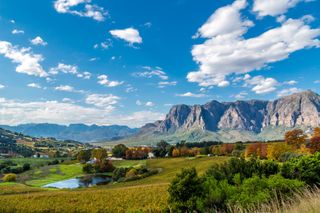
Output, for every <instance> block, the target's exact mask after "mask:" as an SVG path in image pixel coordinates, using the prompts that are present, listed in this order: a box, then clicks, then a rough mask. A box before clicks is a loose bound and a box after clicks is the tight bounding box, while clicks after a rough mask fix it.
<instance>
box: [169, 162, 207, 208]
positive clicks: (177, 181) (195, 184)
mask: <svg viewBox="0 0 320 213" xmlns="http://www.w3.org/2000/svg"><path fill="white" fill-rule="evenodd" d="M168 191H169V195H170V197H169V200H168V203H169V206H170V211H171V212H193V211H195V210H196V201H197V199H198V198H199V197H201V195H202V192H203V190H202V182H201V180H200V178H199V177H198V174H197V171H196V169H195V168H191V169H183V170H182V172H181V173H180V174H178V175H177V176H176V177H175V178H174V179H173V181H172V182H171V184H170V186H169V189H168Z"/></svg>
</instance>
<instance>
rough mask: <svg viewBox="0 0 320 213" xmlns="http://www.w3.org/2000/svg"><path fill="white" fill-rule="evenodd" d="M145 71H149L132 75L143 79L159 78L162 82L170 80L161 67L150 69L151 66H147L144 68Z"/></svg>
mask: <svg viewBox="0 0 320 213" xmlns="http://www.w3.org/2000/svg"><path fill="white" fill-rule="evenodd" d="M143 69H145V70H147V71H143V72H136V73H133V74H132V75H133V76H135V77H143V78H152V77H154V76H157V77H159V78H160V79H161V80H168V79H169V77H168V76H167V74H166V73H165V72H164V71H163V70H162V68H161V67H155V68H153V67H149V66H145V67H143Z"/></svg>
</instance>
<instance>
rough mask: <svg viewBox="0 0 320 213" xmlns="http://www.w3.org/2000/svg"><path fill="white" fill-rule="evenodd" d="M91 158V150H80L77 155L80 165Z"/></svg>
mask: <svg viewBox="0 0 320 213" xmlns="http://www.w3.org/2000/svg"><path fill="white" fill-rule="evenodd" d="M90 158H91V150H81V151H80V152H79V153H78V155H77V160H78V161H79V162H81V163H85V162H87V161H89V160H90Z"/></svg>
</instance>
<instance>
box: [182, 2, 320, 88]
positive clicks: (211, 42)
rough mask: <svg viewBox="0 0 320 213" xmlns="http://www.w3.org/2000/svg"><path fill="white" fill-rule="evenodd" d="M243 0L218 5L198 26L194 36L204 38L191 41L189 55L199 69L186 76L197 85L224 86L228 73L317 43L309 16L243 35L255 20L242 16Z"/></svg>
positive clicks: (265, 63)
mask: <svg viewBox="0 0 320 213" xmlns="http://www.w3.org/2000/svg"><path fill="white" fill-rule="evenodd" d="M245 8H246V1H245V0H236V1H235V2H234V3H233V4H231V5H228V6H225V7H222V8H219V9H218V10H216V11H215V12H214V13H213V14H212V16H211V17H210V18H209V19H208V20H207V22H206V23H205V24H204V25H203V26H202V27H200V29H199V30H198V33H197V34H196V36H195V37H202V38H205V39H206V40H205V41H204V43H202V44H198V45H194V46H193V48H192V56H193V59H194V61H195V62H196V63H197V64H198V65H199V70H197V71H193V72H189V73H188V75H187V79H188V80H189V81H190V82H196V83H198V84H199V85H200V86H211V85H214V86H226V85H228V82H227V80H226V78H227V76H229V75H230V74H241V73H248V72H252V71H254V70H260V69H262V68H265V67H266V66H268V64H270V63H274V62H277V61H281V60H284V59H286V58H288V57H289V55H290V54H291V53H293V52H296V51H298V50H301V49H305V48H312V47H317V48H319V47H320V42H319V40H318V37H319V36H320V29H312V28H311V27H310V26H309V25H308V23H309V22H310V17H309V16H308V17H306V16H304V17H302V18H300V19H290V18H289V19H287V20H284V21H283V22H282V23H281V26H279V27H276V28H271V29H269V30H267V31H265V32H264V33H262V34H260V35H258V36H256V37H252V38H244V35H245V34H246V32H247V30H248V29H249V28H250V27H253V26H254V24H253V23H252V22H251V21H249V20H247V19H246V18H244V17H242V16H241V10H243V9H245Z"/></svg>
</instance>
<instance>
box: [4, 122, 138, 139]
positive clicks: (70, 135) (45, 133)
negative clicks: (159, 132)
mask: <svg viewBox="0 0 320 213" xmlns="http://www.w3.org/2000/svg"><path fill="white" fill-rule="evenodd" d="M0 128H3V129H8V130H10V131H14V132H19V133H22V134H26V135H31V136H34V137H53V138H56V139H58V140H75V141H80V142H96V141H103V140H119V139H121V138H125V137H128V136H131V135H133V134H135V133H136V132H137V131H138V129H137V128H129V127H128V126H121V125H110V126H98V125H95V124H93V125H85V124H70V125H59V124H50V123H29V124H20V125H17V126H8V125H0Z"/></svg>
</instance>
